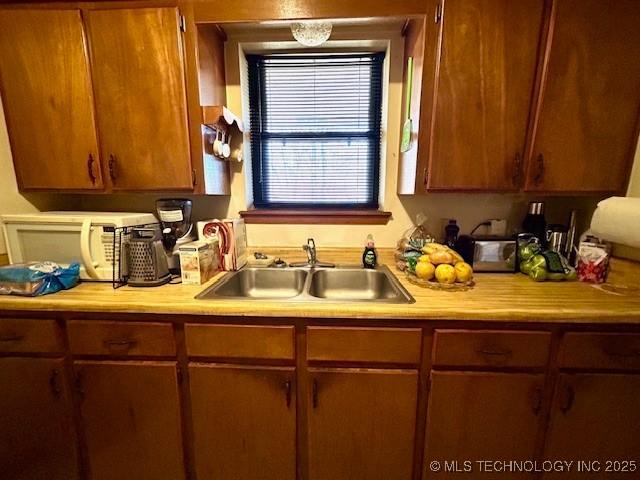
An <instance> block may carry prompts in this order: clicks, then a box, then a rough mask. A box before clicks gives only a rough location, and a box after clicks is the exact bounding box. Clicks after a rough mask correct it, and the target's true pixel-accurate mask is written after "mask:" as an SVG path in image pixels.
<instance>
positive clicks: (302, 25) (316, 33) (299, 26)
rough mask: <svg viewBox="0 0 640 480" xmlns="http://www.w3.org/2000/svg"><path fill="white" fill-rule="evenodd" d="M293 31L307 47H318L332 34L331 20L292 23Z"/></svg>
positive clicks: (297, 38)
mask: <svg viewBox="0 0 640 480" xmlns="http://www.w3.org/2000/svg"><path fill="white" fill-rule="evenodd" d="M291 33H292V34H293V38H295V39H296V40H297V41H298V42H299V43H301V44H302V45H304V46H305V47H317V46H318V45H322V44H323V43H324V42H326V41H327V40H328V39H329V37H330V36H331V22H325V21H307V22H295V23H292V24H291Z"/></svg>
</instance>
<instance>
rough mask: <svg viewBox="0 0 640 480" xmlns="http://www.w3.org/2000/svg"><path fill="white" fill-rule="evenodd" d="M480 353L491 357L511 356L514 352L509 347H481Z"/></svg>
mask: <svg viewBox="0 0 640 480" xmlns="http://www.w3.org/2000/svg"><path fill="white" fill-rule="evenodd" d="M478 353H479V354H481V355H488V356H491V357H510V356H511V354H512V353H513V352H512V351H511V350H509V349H500V348H481V349H480V350H478Z"/></svg>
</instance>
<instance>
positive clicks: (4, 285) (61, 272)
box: [0, 262, 80, 297]
mask: <svg viewBox="0 0 640 480" xmlns="http://www.w3.org/2000/svg"><path fill="white" fill-rule="evenodd" d="M79 278H80V264H78V263H72V264H71V265H69V267H67V268H63V267H60V266H59V265H58V264H56V263H53V262H31V263H18V264H14V265H8V266H5V267H0V294H1V295H10V294H13V295H25V296H29V297H35V296H38V295H47V294H49V293H55V292H59V291H60V290H68V289H69V288H72V287H74V286H76V285H77V284H78V280H79Z"/></svg>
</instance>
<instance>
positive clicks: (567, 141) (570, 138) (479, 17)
mask: <svg viewBox="0 0 640 480" xmlns="http://www.w3.org/2000/svg"><path fill="white" fill-rule="evenodd" d="M428 4H429V7H428V8H429V9H433V10H432V11H433V12H434V17H431V18H429V17H427V18H426V20H425V21H424V22H416V21H412V22H410V23H409V24H408V28H407V29H406V32H405V56H414V57H417V60H414V65H419V68H417V69H415V68H414V79H413V84H414V85H418V88H414V89H413V94H414V95H413V96H412V108H411V116H412V117H413V118H414V119H416V120H419V128H420V131H419V132H417V134H414V135H413V139H414V142H413V144H412V146H411V149H410V150H409V151H407V152H404V153H402V154H401V156H400V168H399V182H398V192H399V193H401V194H411V193H421V192H422V193H424V192H427V191H510V190H525V191H534V192H542V193H581V192H584V193H606V192H620V191H623V190H624V187H625V185H626V182H627V179H628V176H629V170H630V167H631V163H632V161H633V156H634V153H635V147H636V142H637V138H638V121H639V120H638V116H639V113H640V62H638V61H637V58H640V29H638V28H637V26H638V25H639V24H640V2H637V1H635V0H616V1H612V2H605V3H603V2H602V1H600V0H550V1H548V2H545V1H543V0H522V1H517V2H514V1H508V0H447V1H446V2H442V1H441V0H428ZM405 84H406V72H405ZM405 95H406V91H405ZM416 95H417V96H418V97H420V98H419V99H418V100H416V99H415V96H416ZM414 123H415V120H414Z"/></svg>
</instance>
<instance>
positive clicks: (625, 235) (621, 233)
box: [591, 197, 640, 248]
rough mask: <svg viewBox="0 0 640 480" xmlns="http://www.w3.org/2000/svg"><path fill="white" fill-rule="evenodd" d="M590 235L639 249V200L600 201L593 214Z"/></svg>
mask: <svg viewBox="0 0 640 480" xmlns="http://www.w3.org/2000/svg"><path fill="white" fill-rule="evenodd" d="M591 233H592V234H594V235H596V236H597V237H599V238H601V239H603V240H607V241H608V242H614V243H619V244H621V245H627V246H629V247H633V248H640V198H634V197H611V198H607V199H606V200H602V201H601V202H600V203H598V208H596V211H595V212H594V213H593V218H592V219H591Z"/></svg>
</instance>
